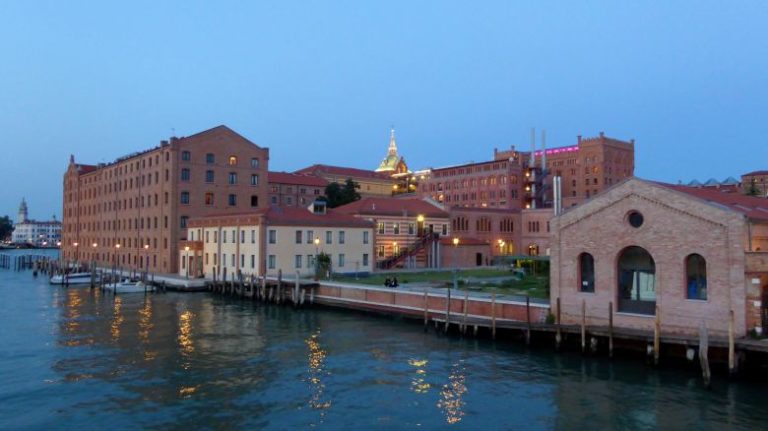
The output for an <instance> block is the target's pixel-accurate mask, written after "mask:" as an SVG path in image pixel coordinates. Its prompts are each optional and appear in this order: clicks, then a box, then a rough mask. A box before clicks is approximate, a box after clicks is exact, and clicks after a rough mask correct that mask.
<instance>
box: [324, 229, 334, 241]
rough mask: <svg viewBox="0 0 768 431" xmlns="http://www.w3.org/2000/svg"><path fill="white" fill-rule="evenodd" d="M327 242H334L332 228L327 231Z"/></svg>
mask: <svg viewBox="0 0 768 431" xmlns="http://www.w3.org/2000/svg"><path fill="white" fill-rule="evenodd" d="M325 243H326V244H332V243H333V232H332V231H330V230H327V231H325Z"/></svg>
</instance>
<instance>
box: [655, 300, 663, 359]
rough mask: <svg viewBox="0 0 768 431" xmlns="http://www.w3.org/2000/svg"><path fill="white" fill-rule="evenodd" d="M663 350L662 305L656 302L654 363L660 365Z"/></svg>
mask: <svg viewBox="0 0 768 431" xmlns="http://www.w3.org/2000/svg"><path fill="white" fill-rule="evenodd" d="M660 350H661V307H659V304H656V320H655V321H654V325H653V365H659V354H660Z"/></svg>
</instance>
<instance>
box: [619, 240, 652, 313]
mask: <svg viewBox="0 0 768 431" xmlns="http://www.w3.org/2000/svg"><path fill="white" fill-rule="evenodd" d="M617 273H618V276H619V279H618V290H619V301H618V303H619V307H618V311H623V312H628V313H639V314H651V315H652V314H655V313H656V263H655V262H654V261H653V257H651V255H650V253H648V252H647V251H646V250H645V249H644V248H642V247H637V246H630V247H627V248H625V249H624V250H622V252H621V253H620V254H619V259H618V271H617Z"/></svg>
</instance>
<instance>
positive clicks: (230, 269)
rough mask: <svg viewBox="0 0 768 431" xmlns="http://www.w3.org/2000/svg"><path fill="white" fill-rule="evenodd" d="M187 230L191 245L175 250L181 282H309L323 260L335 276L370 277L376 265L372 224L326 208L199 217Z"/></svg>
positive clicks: (276, 209) (291, 208)
mask: <svg viewBox="0 0 768 431" xmlns="http://www.w3.org/2000/svg"><path fill="white" fill-rule="evenodd" d="M187 226H188V232H187V238H189V240H188V241H183V242H182V243H181V245H180V250H179V274H180V275H183V276H187V275H188V276H189V277H201V276H202V277H205V278H209V279H212V278H214V275H215V277H216V278H217V279H222V278H223V276H224V274H227V278H228V279H229V278H231V276H232V274H238V273H242V274H243V275H244V276H248V275H261V274H266V275H268V276H277V275H278V273H280V272H282V274H283V275H284V276H285V277H291V276H295V275H296V273H299V275H300V276H301V277H310V276H312V275H314V274H315V271H316V266H315V262H316V259H317V256H318V255H321V254H323V255H326V256H328V257H329V258H330V270H331V271H332V272H334V273H355V272H371V271H373V268H374V265H375V259H374V255H373V252H374V244H375V239H374V237H373V234H374V229H373V228H374V225H373V222H371V221H368V220H364V219H360V218H358V217H354V216H350V215H346V214H340V213H337V212H335V211H334V210H332V209H328V210H326V209H325V205H324V204H317V205H313V206H311V207H310V208H308V209H307V208H294V207H272V208H269V209H263V210H260V211H257V212H250V213H246V214H239V215H237V214H235V215H232V214H230V215H222V216H208V217H201V218H197V219H191V220H189V222H188V225H187Z"/></svg>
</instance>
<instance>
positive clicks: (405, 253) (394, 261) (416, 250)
mask: <svg viewBox="0 0 768 431" xmlns="http://www.w3.org/2000/svg"><path fill="white" fill-rule="evenodd" d="M439 239H440V234H438V233H435V232H428V233H425V234H424V235H422V236H420V237H419V238H418V239H417V240H416V241H415V242H414V243H413V244H411V245H409V246H408V247H407V248H405V249H402V250H400V252H399V253H398V254H396V255H394V256H391V257H389V258H387V259H385V260H383V261H381V262H379V263H378V267H379V269H392V268H394V267H396V266H397V265H399V264H400V263H402V262H403V261H405V260H406V259H407V258H409V257H411V256H417V257H418V256H420V255H423V254H424V253H423V252H424V251H425V250H426V249H427V247H428V246H430V245H432V243H434V242H435V241H438V240H439ZM420 260H423V256H422V259H418V258H417V261H420Z"/></svg>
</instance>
